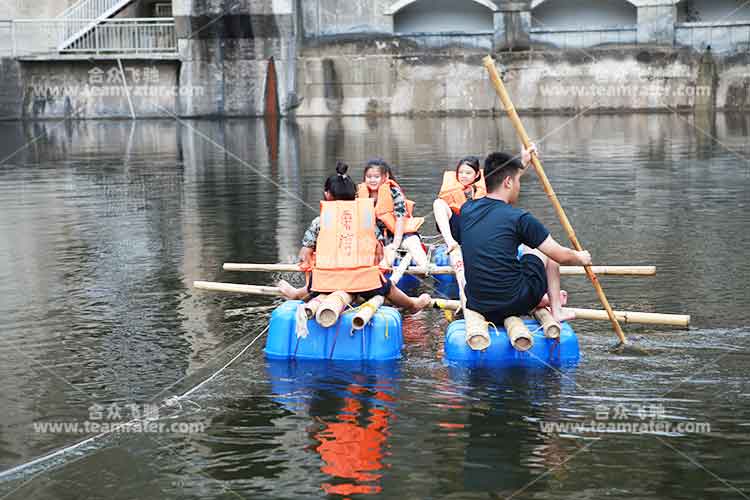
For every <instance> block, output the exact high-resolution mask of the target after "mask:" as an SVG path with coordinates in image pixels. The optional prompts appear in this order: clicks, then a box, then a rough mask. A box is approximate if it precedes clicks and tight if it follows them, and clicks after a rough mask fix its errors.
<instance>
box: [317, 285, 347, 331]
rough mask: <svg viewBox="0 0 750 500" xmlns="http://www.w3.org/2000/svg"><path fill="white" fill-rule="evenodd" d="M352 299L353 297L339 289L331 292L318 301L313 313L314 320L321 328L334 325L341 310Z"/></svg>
mask: <svg viewBox="0 0 750 500" xmlns="http://www.w3.org/2000/svg"><path fill="white" fill-rule="evenodd" d="M353 299H354V297H352V296H351V295H350V294H348V293H347V292H342V291H341V290H339V291H336V292H333V293H331V294H330V295H328V297H326V298H325V299H324V300H323V301H322V302H321V303H320V306H319V307H318V311H317V312H316V313H315V321H317V322H318V324H319V325H320V326H322V327H323V328H328V327H330V326H333V325H335V324H336V321H338V319H339V316H340V315H341V312H342V311H343V310H344V309H346V306H348V305H349V304H351V303H352V300H353Z"/></svg>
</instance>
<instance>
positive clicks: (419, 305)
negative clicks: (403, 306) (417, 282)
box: [410, 293, 432, 312]
mask: <svg viewBox="0 0 750 500" xmlns="http://www.w3.org/2000/svg"><path fill="white" fill-rule="evenodd" d="M412 303H413V305H412V306H411V308H410V310H411V311H412V312H417V311H421V310H422V309H424V308H426V307H430V306H431V305H432V297H430V296H429V295H427V294H426V293H423V294H422V295H420V296H419V297H417V298H416V299H412Z"/></svg>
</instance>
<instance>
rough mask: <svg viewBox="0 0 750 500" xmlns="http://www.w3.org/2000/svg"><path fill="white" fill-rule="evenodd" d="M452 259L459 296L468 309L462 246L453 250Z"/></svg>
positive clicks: (463, 305) (462, 305)
mask: <svg viewBox="0 0 750 500" xmlns="http://www.w3.org/2000/svg"><path fill="white" fill-rule="evenodd" d="M441 201H442V200H441ZM450 261H451V266H452V267H453V270H454V271H455V273H456V282H457V283H458V296H459V298H460V299H461V307H463V308H464V309H466V292H465V291H464V287H466V273H465V271H464V256H463V254H462V253H461V247H456V249H455V250H454V251H453V252H451V254H450Z"/></svg>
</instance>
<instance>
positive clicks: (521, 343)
mask: <svg viewBox="0 0 750 500" xmlns="http://www.w3.org/2000/svg"><path fill="white" fill-rule="evenodd" d="M503 325H504V326H505V331H506V332H507V334H508V340H510V345H512V346H513V349H515V350H516V351H521V352H525V351H528V350H529V349H531V348H532V347H534V336H533V335H531V332H530V331H529V328H528V327H527V326H526V323H524V322H523V320H522V319H521V318H519V317H518V316H511V317H509V318H505V321H504V322H503Z"/></svg>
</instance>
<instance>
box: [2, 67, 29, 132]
mask: <svg viewBox="0 0 750 500" xmlns="http://www.w3.org/2000/svg"><path fill="white" fill-rule="evenodd" d="M23 100H24V99H23V85H22V83H21V63H19V62H18V61H16V60H15V59H11V58H9V57H7V58H6V57H0V120H18V119H19V118H21V116H22V111H21V110H22V107H23Z"/></svg>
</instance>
